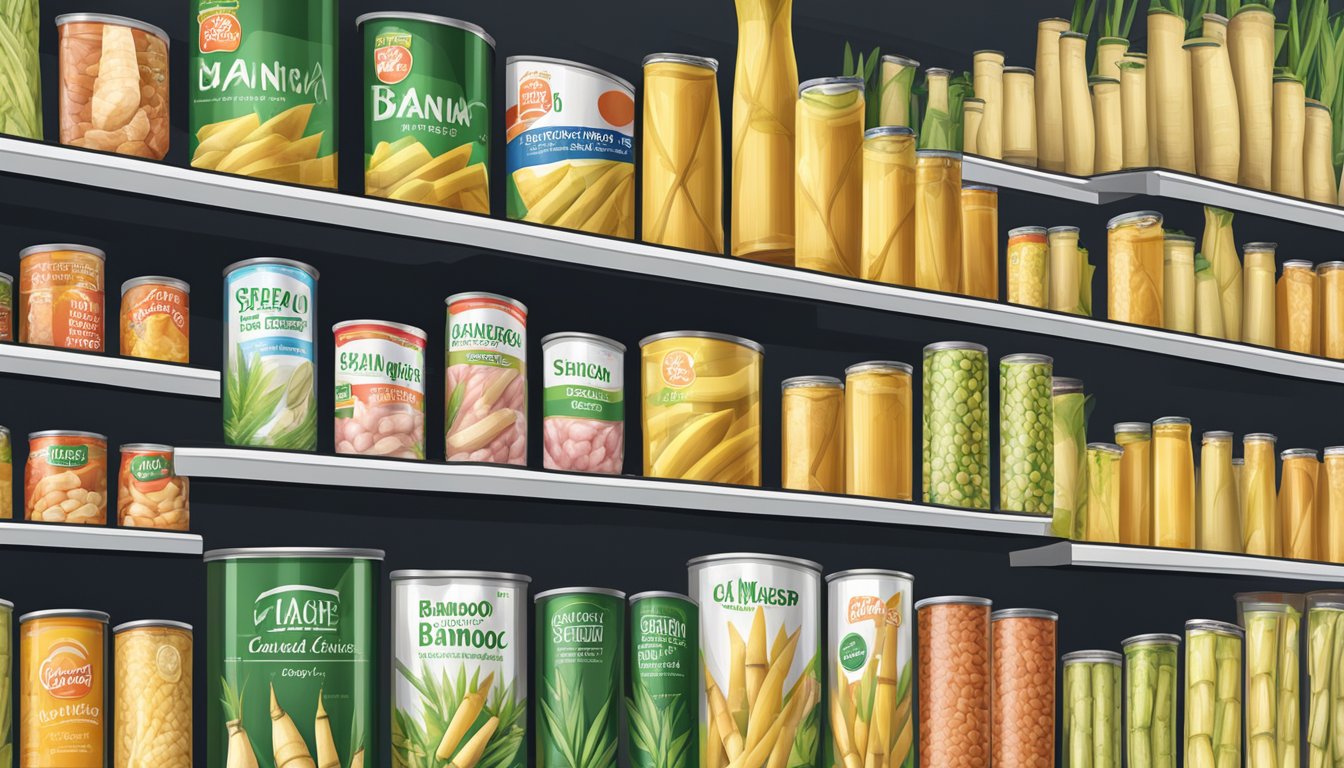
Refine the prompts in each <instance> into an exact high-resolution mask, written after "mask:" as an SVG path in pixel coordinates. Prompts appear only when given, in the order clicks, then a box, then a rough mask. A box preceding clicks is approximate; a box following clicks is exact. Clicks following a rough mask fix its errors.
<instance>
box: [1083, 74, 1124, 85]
mask: <svg viewBox="0 0 1344 768" xmlns="http://www.w3.org/2000/svg"><path fill="white" fill-rule="evenodd" d="M1087 84H1088V85H1089V86H1092V85H1119V84H1120V78H1118V77H1107V76H1105V75H1092V76H1090V77H1088V78H1087Z"/></svg>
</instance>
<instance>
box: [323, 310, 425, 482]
mask: <svg viewBox="0 0 1344 768" xmlns="http://www.w3.org/2000/svg"><path fill="white" fill-rule="evenodd" d="M331 330H332V333H333V334H335V336H336V431H335V435H336V452H337V453H354V454H362V455H365V456H388V457H391V458H397V459H423V458H425V344H426V343H427V341H428V337H427V336H426V335H425V332H424V331H422V330H420V329H419V328H416V327H414V326H410V325H402V324H400V323H385V322H382V321H379V320H347V321H345V322H343V323H337V324H336V325H335V326H333V327H332V329H331Z"/></svg>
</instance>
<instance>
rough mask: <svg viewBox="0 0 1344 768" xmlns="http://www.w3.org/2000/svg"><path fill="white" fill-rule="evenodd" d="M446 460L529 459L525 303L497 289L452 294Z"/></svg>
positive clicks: (503, 461) (521, 461) (513, 461)
mask: <svg viewBox="0 0 1344 768" xmlns="http://www.w3.org/2000/svg"><path fill="white" fill-rule="evenodd" d="M446 303H447V304H448V332H447V334H446V335H447V343H448V349H447V358H448V370H447V372H446V375H447V384H446V386H445V387H444V394H445V396H446V397H447V398H448V402H447V407H446V409H445V412H446V416H445V418H444V438H445V441H446V453H445V455H446V456H447V458H448V461H483V462H488V463H491V464H517V465H523V464H526V463H527V307H526V306H524V305H523V303H522V302H520V301H515V300H513V299H510V298H508V297H507V296H500V295H498V294H494V293H458V294H454V295H452V296H449V297H448V299H447V301H446Z"/></svg>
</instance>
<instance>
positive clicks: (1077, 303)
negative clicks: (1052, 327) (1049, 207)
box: [1046, 226, 1092, 315]
mask: <svg viewBox="0 0 1344 768" xmlns="http://www.w3.org/2000/svg"><path fill="white" fill-rule="evenodd" d="M1046 242H1047V245H1048V246H1049V248H1050V290H1049V294H1050V297H1049V300H1050V309H1053V310H1054V311H1056V312H1068V313H1069V314H1073V315H1090V314H1091V313H1092V307H1091V296H1092V286H1091V279H1092V271H1091V269H1090V268H1089V267H1088V265H1087V259H1086V257H1085V256H1084V254H1083V251H1082V250H1081V249H1080V248H1079V247H1078V227H1072V226H1064V227H1051V228H1050V229H1048V230H1047V231H1046Z"/></svg>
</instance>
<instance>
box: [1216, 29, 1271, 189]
mask: <svg viewBox="0 0 1344 768" xmlns="http://www.w3.org/2000/svg"><path fill="white" fill-rule="evenodd" d="M1274 51H1275V48H1274V14H1273V13H1272V12H1271V11H1270V10H1269V9H1268V8H1266V7H1265V6H1263V5H1258V4H1247V5H1243V6H1242V7H1241V9H1240V10H1239V11H1237V13H1236V14H1235V15H1233V17H1232V19H1231V21H1229V22H1228V25H1227V52H1228V56H1229V59H1230V61H1231V63H1232V80H1233V81H1234V82H1235V83H1236V86H1237V115H1238V118H1239V119H1238V121H1237V122H1238V124H1239V125H1240V127H1241V167H1240V169H1239V171H1238V174H1237V178H1238V183H1240V184H1241V185H1242V186H1246V187H1252V188H1254V189H1263V190H1269V189H1271V188H1272V186H1273V172H1272V161H1271V157H1272V152H1273V145H1274V111H1273V105H1274Z"/></svg>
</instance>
